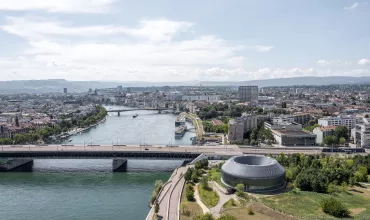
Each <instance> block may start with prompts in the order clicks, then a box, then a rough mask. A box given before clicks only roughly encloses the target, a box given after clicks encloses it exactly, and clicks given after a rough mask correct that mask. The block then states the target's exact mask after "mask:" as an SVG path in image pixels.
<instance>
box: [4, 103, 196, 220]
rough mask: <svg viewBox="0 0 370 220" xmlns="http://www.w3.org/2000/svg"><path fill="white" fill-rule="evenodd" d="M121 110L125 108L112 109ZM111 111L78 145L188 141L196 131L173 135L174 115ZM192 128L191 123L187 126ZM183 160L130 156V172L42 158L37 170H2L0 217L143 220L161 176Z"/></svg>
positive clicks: (104, 165) (100, 163) (106, 164)
mask: <svg viewBox="0 0 370 220" xmlns="http://www.w3.org/2000/svg"><path fill="white" fill-rule="evenodd" d="M110 108H121V107H107V109H110ZM137 113H138V114H139V116H138V117H137V118H133V117H132V115H133V114H135V112H125V113H121V116H117V113H115V114H113V113H112V114H111V115H110V116H108V117H107V120H106V122H104V123H103V124H100V125H99V126H97V127H96V128H92V129H90V130H89V131H87V132H86V133H83V134H81V135H76V136H73V137H71V140H72V142H71V143H73V144H83V143H84V142H92V143H93V144H112V141H113V142H114V144H116V143H117V142H118V143H119V144H140V140H141V142H142V144H144V142H145V143H146V144H152V145H154V144H161V145H166V144H169V143H171V142H172V144H175V145H189V144H190V143H191V141H190V137H192V136H194V133H189V132H188V133H186V134H185V135H184V137H183V138H182V139H180V140H175V139H174V131H175V126H174V121H175V118H176V116H174V115H172V114H158V113H157V112H154V111H138V112H137ZM188 126H191V125H189V124H188ZM181 163H182V161H160V160H157V161H156V160H150V161H149V160H129V161H128V172H126V173H112V172H111V169H112V167H111V166H112V160H102V159H97V160H88V159H81V160H64V159H63V160H62V159H55V160H53V159H51V160H49V159H39V160H35V161H34V169H33V171H34V172H32V173H0V192H1V195H0V204H1V205H0V213H1V216H2V217H0V219H7V220H29V219H31V220H33V219H35V220H90V219H104V220H111V219H112V220H115V219H123V220H141V219H145V217H146V215H147V214H148V212H149V207H148V201H149V198H150V196H151V193H152V190H153V187H154V183H155V181H156V180H163V181H164V182H165V181H167V180H168V178H169V177H170V175H171V172H172V170H174V169H175V167H177V166H179V165H181Z"/></svg>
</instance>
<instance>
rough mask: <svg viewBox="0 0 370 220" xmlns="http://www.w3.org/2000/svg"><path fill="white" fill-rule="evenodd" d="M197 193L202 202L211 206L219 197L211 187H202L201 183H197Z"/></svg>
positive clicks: (214, 204)
mask: <svg viewBox="0 0 370 220" xmlns="http://www.w3.org/2000/svg"><path fill="white" fill-rule="evenodd" d="M198 190H199V195H200V199H201V200H202V202H203V203H204V204H205V205H206V206H207V207H208V208H212V207H214V206H216V205H217V203H218V200H220V197H219V196H218V194H217V193H216V192H215V191H213V190H212V189H211V188H209V189H204V188H203V187H202V185H201V184H199V185H198Z"/></svg>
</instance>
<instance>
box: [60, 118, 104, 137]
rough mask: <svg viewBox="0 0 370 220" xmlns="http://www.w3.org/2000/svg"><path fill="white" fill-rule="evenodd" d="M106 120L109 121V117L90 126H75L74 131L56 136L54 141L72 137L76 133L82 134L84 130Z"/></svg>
mask: <svg viewBox="0 0 370 220" xmlns="http://www.w3.org/2000/svg"><path fill="white" fill-rule="evenodd" d="M106 121H107V118H106V117H105V118H104V119H102V120H100V121H99V122H97V123H95V124H92V125H89V126H88V127H81V128H75V129H73V130H72V131H69V132H66V133H64V134H61V135H60V136H59V137H55V140H54V141H60V140H63V139H66V138H68V137H71V136H73V135H76V134H82V133H84V132H87V131H88V130H90V129H91V128H94V127H96V126H98V125H99V124H101V123H104V122H106Z"/></svg>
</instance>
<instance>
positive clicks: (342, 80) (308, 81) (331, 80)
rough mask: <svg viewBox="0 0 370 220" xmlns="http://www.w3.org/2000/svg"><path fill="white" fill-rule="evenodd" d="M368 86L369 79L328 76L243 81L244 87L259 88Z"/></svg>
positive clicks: (367, 77) (366, 77)
mask: <svg viewBox="0 0 370 220" xmlns="http://www.w3.org/2000/svg"><path fill="white" fill-rule="evenodd" d="M366 83H369V84H370V77H369V76H365V77H350V76H328V77H294V78H280V79H266V80H253V81H245V82H244V84H245V85H258V86H259V87H268V86H293V85H316V86H322V85H333V84H366Z"/></svg>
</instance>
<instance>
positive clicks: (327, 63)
mask: <svg viewBox="0 0 370 220" xmlns="http://www.w3.org/2000/svg"><path fill="white" fill-rule="evenodd" d="M352 64H353V62H351V61H342V60H318V61H317V65H320V66H330V65H352Z"/></svg>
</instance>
